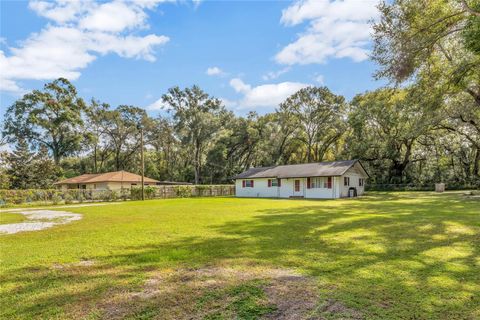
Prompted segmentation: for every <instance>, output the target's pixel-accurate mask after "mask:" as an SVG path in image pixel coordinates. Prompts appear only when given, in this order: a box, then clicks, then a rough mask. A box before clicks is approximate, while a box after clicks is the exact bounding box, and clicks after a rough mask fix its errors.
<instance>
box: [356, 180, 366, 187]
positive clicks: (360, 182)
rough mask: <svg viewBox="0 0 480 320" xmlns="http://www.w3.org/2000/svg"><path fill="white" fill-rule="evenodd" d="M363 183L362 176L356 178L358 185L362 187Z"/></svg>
mask: <svg viewBox="0 0 480 320" xmlns="http://www.w3.org/2000/svg"><path fill="white" fill-rule="evenodd" d="M364 185H365V181H364V179H362V178H359V179H358V186H360V187H363V186H364Z"/></svg>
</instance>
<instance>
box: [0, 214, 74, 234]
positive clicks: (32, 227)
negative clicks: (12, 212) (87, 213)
mask: <svg viewBox="0 0 480 320" xmlns="http://www.w3.org/2000/svg"><path fill="white" fill-rule="evenodd" d="M18 213H19V214H22V215H24V216H25V218H26V221H25V222H19V223H9V224H0V234H14V233H19V232H25V231H38V230H43V229H47V228H51V227H53V226H56V225H60V224H67V223H70V222H73V221H77V220H80V219H82V215H81V214H78V213H71V212H67V211H52V210H29V211H19V212H18Z"/></svg>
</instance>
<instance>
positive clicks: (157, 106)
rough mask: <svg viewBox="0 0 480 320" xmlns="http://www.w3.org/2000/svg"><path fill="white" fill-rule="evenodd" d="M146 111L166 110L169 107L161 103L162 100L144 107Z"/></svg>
mask: <svg viewBox="0 0 480 320" xmlns="http://www.w3.org/2000/svg"><path fill="white" fill-rule="evenodd" d="M146 109H147V110H168V109H169V106H168V105H167V104H165V103H164V102H163V101H162V98H160V99H158V100H157V101H155V102H154V103H152V104H150V105H148V106H146Z"/></svg>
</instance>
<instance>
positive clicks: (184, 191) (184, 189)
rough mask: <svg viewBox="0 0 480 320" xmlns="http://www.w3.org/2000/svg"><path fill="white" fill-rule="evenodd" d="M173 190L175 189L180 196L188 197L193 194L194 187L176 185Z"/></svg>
mask: <svg viewBox="0 0 480 320" xmlns="http://www.w3.org/2000/svg"><path fill="white" fill-rule="evenodd" d="M173 190H175V194H176V195H177V197H179V198H188V197H191V196H192V188H191V187H189V186H175V187H174V188H173Z"/></svg>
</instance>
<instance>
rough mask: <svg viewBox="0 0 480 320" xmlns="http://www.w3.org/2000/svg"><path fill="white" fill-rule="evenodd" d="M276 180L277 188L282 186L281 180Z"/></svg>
mask: <svg viewBox="0 0 480 320" xmlns="http://www.w3.org/2000/svg"><path fill="white" fill-rule="evenodd" d="M277 180H278V186H279V187H281V186H282V179H277Z"/></svg>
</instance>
